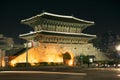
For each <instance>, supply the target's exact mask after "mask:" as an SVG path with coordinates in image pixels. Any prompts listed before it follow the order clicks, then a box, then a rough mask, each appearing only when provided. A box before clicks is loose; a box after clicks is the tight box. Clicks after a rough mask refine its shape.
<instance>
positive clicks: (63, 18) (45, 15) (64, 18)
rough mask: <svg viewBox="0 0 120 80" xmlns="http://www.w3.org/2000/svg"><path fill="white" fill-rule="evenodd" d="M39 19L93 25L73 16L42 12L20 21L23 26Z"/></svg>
mask: <svg viewBox="0 0 120 80" xmlns="http://www.w3.org/2000/svg"><path fill="white" fill-rule="evenodd" d="M39 17H41V18H45V19H51V20H57V21H63V22H71V23H85V24H94V22H93V21H86V20H83V19H79V18H76V17H74V16H66V15H58V14H53V13H48V12H43V13H41V14H38V15H36V16H33V17H31V18H28V19H24V20H21V22H22V23H24V24H28V23H29V22H31V21H32V20H35V19H37V18H39Z"/></svg>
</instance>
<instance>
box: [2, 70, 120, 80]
mask: <svg viewBox="0 0 120 80" xmlns="http://www.w3.org/2000/svg"><path fill="white" fill-rule="evenodd" d="M0 80H120V69H119V68H83V69H81V68H70V69H67V70H65V71H63V70H62V71H61V70H52V71H0Z"/></svg>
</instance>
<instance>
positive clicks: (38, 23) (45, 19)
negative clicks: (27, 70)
mask: <svg viewBox="0 0 120 80" xmlns="http://www.w3.org/2000/svg"><path fill="white" fill-rule="evenodd" d="M21 23H23V24H26V25H29V26H30V27H32V28H33V29H34V31H32V32H30V33H26V34H21V35H20V38H23V39H26V40H27V42H31V43H32V47H31V48H30V49H29V50H28V51H27V54H28V55H27V57H28V58H27V59H28V60H26V59H25V58H26V57H24V60H23V59H22V58H21V57H23V56H26V55H25V54H26V52H24V53H23V54H21V55H23V56H21V55H19V56H17V57H16V58H15V59H13V60H12V61H11V63H20V62H26V61H27V62H29V63H37V62H42V61H43V62H50V61H51V62H61V63H65V64H67V65H69V63H70V64H72V65H74V63H76V62H75V59H74V57H76V56H79V55H80V54H85V55H94V56H96V55H97V54H98V53H96V52H94V51H95V49H96V48H94V47H93V45H92V44H91V43H89V41H90V40H92V39H94V38H96V35H90V34H84V33H82V31H83V30H84V29H85V28H87V27H88V26H91V25H94V22H92V21H86V20H82V19H78V18H76V17H73V16H65V15H58V14H52V13H48V12H43V13H41V14H38V15H36V16H33V17H31V18H28V19H24V20H21ZM65 51H66V52H65ZM63 53H64V54H63ZM35 55H37V56H35ZM66 56H67V57H69V58H67V57H66ZM17 58H19V59H18V60H17Z"/></svg>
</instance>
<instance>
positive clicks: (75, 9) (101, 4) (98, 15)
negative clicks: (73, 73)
mask: <svg viewBox="0 0 120 80" xmlns="http://www.w3.org/2000/svg"><path fill="white" fill-rule="evenodd" d="M42 11H46V12H50V13H55V14H62V15H70V16H71V15H73V16H74V17H77V18H80V19H84V20H90V21H94V22H95V25H94V26H91V27H88V28H86V30H85V31H84V32H85V33H88V34H101V33H103V32H107V31H113V32H115V33H117V34H120V2H119V0H4V1H1V2H0V34H4V35H5V36H8V37H14V38H16V37H18V36H19V34H23V33H28V32H29V31H31V30H32V28H30V27H28V26H27V25H24V24H21V23H20V21H21V20H22V19H26V18H29V17H32V16H35V15H37V14H40V13H41V12H42Z"/></svg>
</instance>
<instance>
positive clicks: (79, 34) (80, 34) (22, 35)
mask: <svg viewBox="0 0 120 80" xmlns="http://www.w3.org/2000/svg"><path fill="white" fill-rule="evenodd" d="M42 32H46V33H57V34H66V35H78V36H87V37H94V38H96V35H90V34H84V33H67V32H56V31H46V30H41V31H35V32H30V33H26V34H21V35H19V37H24V36H28V35H33V34H36V33H42Z"/></svg>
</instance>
